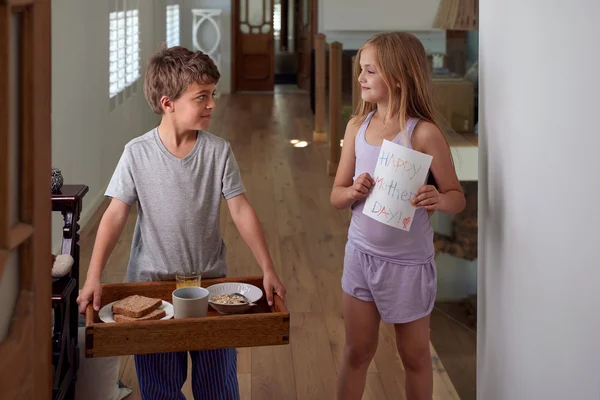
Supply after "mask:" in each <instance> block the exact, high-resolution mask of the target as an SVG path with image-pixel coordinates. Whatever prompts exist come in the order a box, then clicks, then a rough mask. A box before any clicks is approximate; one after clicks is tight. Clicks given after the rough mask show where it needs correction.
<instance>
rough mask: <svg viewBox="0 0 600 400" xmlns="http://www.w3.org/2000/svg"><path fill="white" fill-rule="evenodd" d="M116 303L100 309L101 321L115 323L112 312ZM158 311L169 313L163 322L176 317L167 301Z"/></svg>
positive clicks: (163, 302)
mask: <svg viewBox="0 0 600 400" xmlns="http://www.w3.org/2000/svg"><path fill="white" fill-rule="evenodd" d="M115 303H116V301H113V302H112V303H109V304H107V305H105V306H104V307H102V308H101V309H100V311H99V312H98V317H100V320H101V321H102V322H115V319H114V318H113V312H112V305H113V304H115ZM158 309H159V310H165V312H166V313H167V315H165V316H164V317H162V318H161V320H163V319H171V318H173V316H174V315H175V312H174V310H173V305H172V304H171V303H169V302H167V301H164V300H162V304H161V305H160V307H158Z"/></svg>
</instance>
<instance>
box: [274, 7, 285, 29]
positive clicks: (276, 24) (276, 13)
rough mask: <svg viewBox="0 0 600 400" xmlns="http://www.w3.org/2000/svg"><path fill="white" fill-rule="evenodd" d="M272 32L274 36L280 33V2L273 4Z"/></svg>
mask: <svg viewBox="0 0 600 400" xmlns="http://www.w3.org/2000/svg"><path fill="white" fill-rule="evenodd" d="M284 1H285V0H284ZM273 34H274V35H275V36H276V37H278V36H279V35H280V34H281V3H275V4H273Z"/></svg>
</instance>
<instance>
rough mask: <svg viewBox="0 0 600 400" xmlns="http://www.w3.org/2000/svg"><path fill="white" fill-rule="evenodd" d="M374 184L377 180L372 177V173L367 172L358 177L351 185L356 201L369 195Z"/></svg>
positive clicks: (352, 194)
mask: <svg viewBox="0 0 600 400" xmlns="http://www.w3.org/2000/svg"><path fill="white" fill-rule="evenodd" d="M374 185H375V181H374V180H373V178H371V175H369V173H368V172H365V173H364V174H361V175H360V176H359V177H358V178H356V180H355V181H354V184H352V186H350V196H351V197H352V199H354V200H356V201H358V200H362V199H364V198H365V197H367V196H368V195H369V190H370V189H371V187H372V186H374Z"/></svg>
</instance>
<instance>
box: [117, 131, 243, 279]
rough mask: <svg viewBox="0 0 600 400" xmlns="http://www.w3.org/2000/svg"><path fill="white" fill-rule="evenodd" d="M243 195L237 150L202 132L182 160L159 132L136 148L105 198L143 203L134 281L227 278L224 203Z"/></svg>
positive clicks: (131, 270) (132, 145)
mask: <svg viewBox="0 0 600 400" xmlns="http://www.w3.org/2000/svg"><path fill="white" fill-rule="evenodd" d="M244 192H245V188H244V186H243V184H242V180H241V177H240V171H239V168H238V165H237V163H236V160H235V157H234V155H233V152H232V150H231V146H230V144H229V143H228V142H227V141H226V140H224V139H222V138H219V137H217V136H214V135H212V134H210V133H208V132H203V131H200V132H199V133H198V140H197V141H196V144H195V146H194V148H193V150H192V151H191V152H190V153H189V154H188V155H187V156H186V157H185V158H183V159H180V158H177V157H175V156H174V155H173V154H171V153H170V152H169V151H168V150H167V148H166V147H165V146H164V144H163V143H162V141H161V140H160V137H159V136H158V129H157V128H155V129H153V130H151V131H150V132H148V133H146V134H145V135H143V136H140V137H138V138H136V139H133V140H132V141H130V142H129V143H128V144H127V145H125V150H124V152H123V154H122V156H121V159H120V160H119V164H118V165H117V168H116V170H115V173H114V175H113V177H112V179H111V181H110V183H109V185H108V188H107V189H106V193H105V195H106V196H107V197H114V198H117V199H119V200H121V201H123V202H125V203H127V204H129V205H132V204H133V203H134V202H137V206H138V219H137V223H136V226H135V231H134V234H133V242H132V244H131V256H130V259H129V265H128V266H127V277H128V280H129V281H130V282H146V281H157V280H174V279H175V272H176V271H177V270H179V269H183V270H187V271H190V270H192V269H193V270H199V271H201V272H202V276H203V277H206V278H214V277H223V276H226V274H227V264H226V249H225V244H224V243H223V239H222V237H221V230H220V226H219V222H220V217H219V214H220V204H221V196H223V197H224V198H225V199H231V198H232V197H235V196H238V195H240V194H242V193H244Z"/></svg>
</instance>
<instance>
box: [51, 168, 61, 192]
mask: <svg viewBox="0 0 600 400" xmlns="http://www.w3.org/2000/svg"><path fill="white" fill-rule="evenodd" d="M62 185H63V176H62V173H61V172H60V169H58V168H52V178H51V180H50V188H51V190H52V193H57V192H58V191H60V189H61V188H62Z"/></svg>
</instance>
